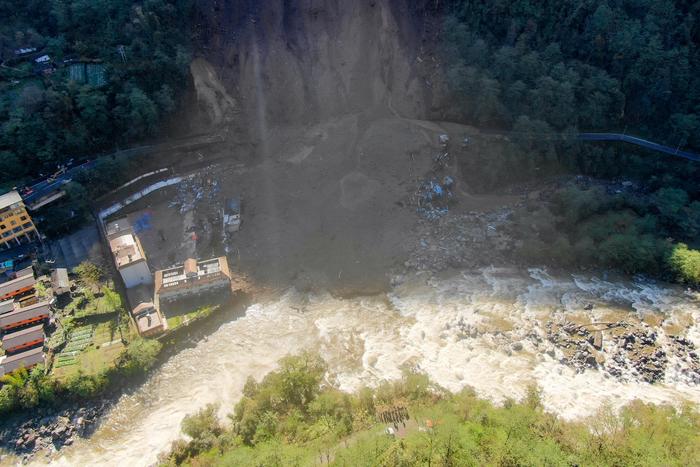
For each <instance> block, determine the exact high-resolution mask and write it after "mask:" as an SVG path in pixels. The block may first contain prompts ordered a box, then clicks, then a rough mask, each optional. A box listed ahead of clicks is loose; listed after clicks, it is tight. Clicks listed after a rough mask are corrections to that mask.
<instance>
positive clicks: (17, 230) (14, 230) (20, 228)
mask: <svg viewBox="0 0 700 467" xmlns="http://www.w3.org/2000/svg"><path fill="white" fill-rule="evenodd" d="M12 231H13V232H14V233H17V232H21V231H22V226H21V225H20V226H19V227H15V228H14V229H12Z"/></svg>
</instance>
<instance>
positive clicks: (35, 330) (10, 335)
mask: <svg viewBox="0 0 700 467" xmlns="http://www.w3.org/2000/svg"><path fill="white" fill-rule="evenodd" d="M39 331H41V332H42V333H43V332H44V325H43V324H37V325H36V326H31V327H28V328H24V329H22V330H19V331H17V332H12V333H7V334H4V335H3V336H2V341H3V343H5V342H8V341H10V340H12V339H15V338H18V337H21V336H26V335H31V334H33V333H38V332H39Z"/></svg>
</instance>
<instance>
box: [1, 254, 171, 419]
mask: <svg viewBox="0 0 700 467" xmlns="http://www.w3.org/2000/svg"><path fill="white" fill-rule="evenodd" d="M75 272H76V274H77V276H78V281H77V282H78V284H79V290H80V291H82V292H81V293H80V294H76V297H77V298H73V299H71V301H70V303H68V304H67V305H66V306H64V307H62V308H59V309H57V311H56V316H57V319H58V320H59V321H60V330H56V331H54V333H53V335H52V336H50V339H49V343H50V344H49V347H59V348H60V347H62V346H65V340H66V339H65V336H66V335H70V334H71V332H72V331H73V330H74V329H75V328H77V327H79V325H78V323H77V322H76V321H78V320H79V318H81V316H79V314H78V309H80V312H81V313H83V315H85V316H88V317H89V316H92V315H94V314H97V313H99V312H107V313H112V314H120V315H121V316H119V317H117V319H116V320H113V321H112V323H111V324H113V325H114V327H117V328H125V329H124V330H122V329H115V330H114V333H116V334H119V336H121V340H122V343H124V344H127V345H125V348H124V350H123V351H122V352H121V354H120V355H119V356H118V357H117V358H116V361H113V362H112V361H100V362H98V363H99V364H98V365H96V366H97V368H96V369H95V371H91V372H88V371H83V369H82V368H79V369H78V370H77V371H72V372H69V373H67V374H66V375H65V376H59V374H58V373H59V372H60V371H62V370H63V369H61V370H59V369H58V368H57V366H58V364H57V361H58V360H59V355H54V368H53V371H52V372H51V373H48V374H47V372H46V371H45V368H44V366H43V365H39V366H36V367H34V368H32V369H31V370H29V371H28V370H26V369H20V370H18V371H16V372H13V373H11V374H7V375H5V376H3V377H2V378H0V383H2V387H0V415H7V414H9V413H12V412H15V411H18V410H26V409H31V408H34V407H39V406H43V407H53V406H57V405H61V404H62V403H63V402H65V401H67V400H68V401H80V400H84V399H90V398H95V397H97V396H99V395H101V394H104V393H105V392H106V391H107V390H108V389H109V388H114V387H117V386H118V385H119V384H120V383H123V382H124V381H125V380H128V379H130V378H134V377H138V376H143V375H144V374H145V373H146V371H147V370H148V369H149V368H151V367H152V366H153V365H154V364H155V361H156V358H157V356H158V354H159V353H160V350H161V347H162V346H161V344H160V342H158V341H156V340H148V339H141V338H139V337H137V336H135V335H133V333H132V332H130V330H129V325H128V323H129V317H128V315H127V314H126V312H125V310H124V308H123V306H122V302H121V297H120V296H119V294H118V293H117V292H116V291H114V290H113V289H111V288H110V287H109V285H108V284H107V283H106V281H105V277H104V273H103V272H102V270H101V269H100V268H99V267H98V266H97V265H95V264H93V263H89V262H83V263H81V264H80V265H79V266H77V267H76V268H75ZM38 289H39V294H42V293H45V292H44V286H43V285H42V284H41V283H39V285H38ZM95 291H98V294H99V295H100V297H99V298H97V294H96V293H95ZM56 335H58V336H56ZM55 337H62V339H58V340H61V341H62V344H58V343H57V344H55V345H53V344H52V342H53V341H54V340H56V339H55ZM64 373H65V372H64Z"/></svg>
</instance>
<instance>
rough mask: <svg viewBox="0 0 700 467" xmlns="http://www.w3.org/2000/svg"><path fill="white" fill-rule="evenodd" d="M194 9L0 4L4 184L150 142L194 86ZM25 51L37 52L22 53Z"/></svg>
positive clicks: (107, 3) (115, 1)
mask: <svg viewBox="0 0 700 467" xmlns="http://www.w3.org/2000/svg"><path fill="white" fill-rule="evenodd" d="M191 7H192V6H191V2H190V0H176V1H164V0H145V1H133V0H51V1H42V0H30V1H25V2H16V1H10V0H3V1H0V17H1V18H2V19H3V20H2V24H0V55H1V58H2V61H3V65H4V66H3V67H2V68H0V173H1V174H2V175H1V176H0V185H3V184H8V183H14V184H19V183H21V182H22V181H23V180H27V179H30V178H32V177H36V176H38V175H39V174H40V173H44V174H50V173H53V172H54V171H55V170H56V167H57V165H59V164H62V163H65V162H66V161H68V160H69V159H70V158H79V157H82V156H89V155H92V154H94V153H96V152H99V151H102V150H105V149H109V148H113V147H115V146H116V145H119V144H125V143H132V142H134V141H138V140H139V139H142V138H144V137H148V136H152V135H153V134H154V133H155V132H156V131H157V130H158V129H159V128H160V126H161V124H162V122H163V119H164V117H167V116H168V115H170V114H171V113H172V112H173V111H174V110H175V109H176V108H177V106H178V101H179V96H180V92H181V91H182V90H183V89H185V88H186V86H187V84H188V80H187V76H188V67H189V63H190V60H191V50H190V47H189V23H188V22H189V20H190V15H189V13H188V12H189V11H190V9H191ZM21 48H35V49H37V50H36V52H34V53H30V54H28V55H26V56H24V57H18V56H17V55H16V54H15V50H17V49H21ZM45 55H46V56H48V57H49V59H48V62H45V63H46V65H45V68H44V71H42V70H41V69H38V67H39V65H38V64H37V63H36V61H35V60H36V59H38V58H40V57H42V56H45ZM85 67H87V68H85Z"/></svg>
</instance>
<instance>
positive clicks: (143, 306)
mask: <svg viewBox="0 0 700 467" xmlns="http://www.w3.org/2000/svg"><path fill="white" fill-rule="evenodd" d="M155 309H156V306H155V305H154V304H153V302H142V303H139V304H138V305H137V306H136V308H134V309H133V310H131V313H132V314H133V315H134V316H137V315H140V314H141V313H146V312H148V311H151V310H155Z"/></svg>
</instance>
